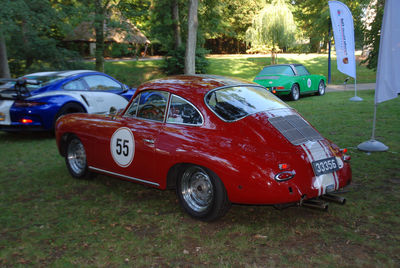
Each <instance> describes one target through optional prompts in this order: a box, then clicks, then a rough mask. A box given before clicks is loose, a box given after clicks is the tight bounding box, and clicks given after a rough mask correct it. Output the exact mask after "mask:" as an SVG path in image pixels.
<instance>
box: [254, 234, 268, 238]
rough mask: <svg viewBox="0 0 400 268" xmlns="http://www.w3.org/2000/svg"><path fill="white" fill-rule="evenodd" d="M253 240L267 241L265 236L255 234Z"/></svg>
mask: <svg viewBox="0 0 400 268" xmlns="http://www.w3.org/2000/svg"><path fill="white" fill-rule="evenodd" d="M254 238H257V239H267V238H268V236H266V235H260V234H256V235H255V236H254Z"/></svg>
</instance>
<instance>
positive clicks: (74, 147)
mask: <svg viewBox="0 0 400 268" xmlns="http://www.w3.org/2000/svg"><path fill="white" fill-rule="evenodd" d="M65 162H66V164H67V167H68V170H69V172H70V173H71V175H72V176H73V177H74V178H77V179H83V178H89V177H90V175H91V174H90V172H89V170H88V167H87V162H86V152H85V148H84V147H83V144H82V142H81V141H80V140H79V139H78V138H77V137H75V136H73V137H72V138H69V139H68V142H67V150H66V154H65Z"/></svg>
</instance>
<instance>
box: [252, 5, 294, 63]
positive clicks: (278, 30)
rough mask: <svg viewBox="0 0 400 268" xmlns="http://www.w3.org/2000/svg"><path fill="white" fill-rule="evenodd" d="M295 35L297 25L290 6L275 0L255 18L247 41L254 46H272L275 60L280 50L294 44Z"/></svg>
mask: <svg viewBox="0 0 400 268" xmlns="http://www.w3.org/2000/svg"><path fill="white" fill-rule="evenodd" d="M295 33H296V25H295V23H294V20H293V14H292V11H291V10H290V7H289V5H288V4H287V3H286V2H285V1H284V0H274V1H272V4H268V5H266V6H265V7H264V8H263V9H262V10H261V11H260V12H259V13H258V14H257V15H256V16H255V17H254V19H253V22H252V26H251V27H250V28H249V29H248V30H247V32H246V39H247V40H248V42H251V44H252V45H253V46H262V45H267V46H270V47H271V52H272V55H273V58H274V53H275V52H276V51H277V50H278V49H279V48H281V49H284V48H287V47H289V46H291V45H292V44H293V43H294V35H295ZM273 63H274V60H273Z"/></svg>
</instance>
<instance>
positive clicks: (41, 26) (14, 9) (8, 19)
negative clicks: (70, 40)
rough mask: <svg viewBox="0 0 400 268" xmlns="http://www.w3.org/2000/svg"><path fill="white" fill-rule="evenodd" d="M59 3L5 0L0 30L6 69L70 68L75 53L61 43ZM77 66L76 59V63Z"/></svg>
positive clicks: (21, 71)
mask: <svg viewBox="0 0 400 268" xmlns="http://www.w3.org/2000/svg"><path fill="white" fill-rule="evenodd" d="M62 7H63V5H62V4H57V8H55V7H54V6H53V3H52V2H50V1H47V0H31V1H26V0H15V1H5V2H4V3H3V4H2V8H1V9H0V18H1V19H0V31H2V34H3V35H4V37H5V40H6V44H7V50H8V51H7V52H8V56H9V59H10V61H9V64H10V71H11V73H12V74H13V75H14V76H18V75H21V74H23V73H27V72H30V71H34V70H49V69H65V68H67V69H68V68H74V67H76V66H77V62H78V60H79V56H78V53H76V52H73V51H69V50H67V49H65V48H64V47H63V46H62V43H61V39H62V30H63V23H64V16H65V14H66V13H64V11H63V9H62ZM78 65H79V62H78Z"/></svg>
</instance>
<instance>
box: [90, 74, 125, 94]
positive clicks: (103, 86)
mask: <svg viewBox="0 0 400 268" xmlns="http://www.w3.org/2000/svg"><path fill="white" fill-rule="evenodd" d="M83 79H84V80H85V81H86V83H87V84H88V86H89V90H122V86H121V85H120V84H118V83H117V82H115V81H114V80H112V79H111V78H108V77H107V76H103V75H89V76H85V77H84V78H83Z"/></svg>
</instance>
